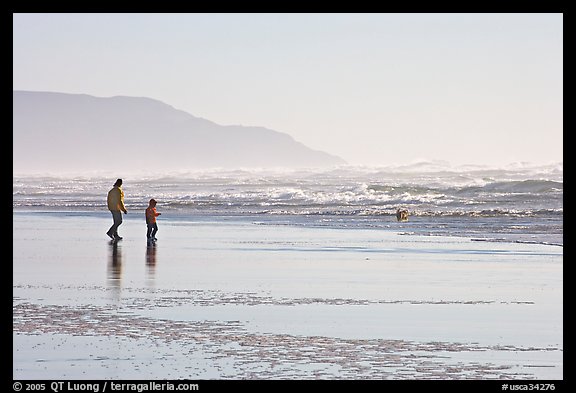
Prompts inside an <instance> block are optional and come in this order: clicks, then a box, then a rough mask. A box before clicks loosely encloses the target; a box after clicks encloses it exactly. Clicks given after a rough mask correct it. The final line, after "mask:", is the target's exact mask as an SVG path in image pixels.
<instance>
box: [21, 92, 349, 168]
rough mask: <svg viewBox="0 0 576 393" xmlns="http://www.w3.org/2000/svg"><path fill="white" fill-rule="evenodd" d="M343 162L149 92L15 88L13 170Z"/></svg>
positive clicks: (288, 139) (287, 138) (292, 165)
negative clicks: (111, 93) (195, 112)
mask: <svg viewBox="0 0 576 393" xmlns="http://www.w3.org/2000/svg"><path fill="white" fill-rule="evenodd" d="M340 164H345V161H344V160H342V159H341V158H339V157H337V156H334V155H330V154H328V153H324V152H321V151H316V150H312V149H310V148H308V147H306V146H305V145H303V144H302V143H299V142H297V141H295V140H294V139H293V138H292V137H291V136H289V135H288V134H285V133H281V132H277V131H273V130H270V129H267V128H264V127H250V126H238V125H228V126H223V125H218V124H216V123H213V122H211V121H209V120H206V119H202V118H198V117H195V116H193V115H191V114H189V113H186V112H184V111H181V110H177V109H175V108H173V107H172V106H170V105H167V104H165V103H163V102H160V101H157V100H153V99H150V98H140V97H124V96H117V97H109V98H101V97H93V96H89V95H85V94H64V93H53V92H32V91H14V92H13V170H14V173H38V172H42V173H46V172H79V171H118V172H120V171H121V172H125V171H132V170H134V171H146V170H149V171H152V172H157V171H161V170H187V169H199V168H254V167H260V168H261V167H266V168H271V167H284V168H295V167H296V168H297V167H322V166H332V165H340Z"/></svg>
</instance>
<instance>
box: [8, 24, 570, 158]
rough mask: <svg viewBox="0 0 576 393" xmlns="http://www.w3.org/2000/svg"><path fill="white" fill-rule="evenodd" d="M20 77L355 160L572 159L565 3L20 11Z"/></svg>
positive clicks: (16, 73)
mask: <svg viewBox="0 0 576 393" xmlns="http://www.w3.org/2000/svg"><path fill="white" fill-rule="evenodd" d="M13 22H14V24H13V33H14V35H13V44H14V46H13V67H14V69H13V87H14V89H15V90H36V91H55V92H65V93H85V94H90V95H94V96H99V97H110V96H115V95H125V96H139V97H150V98H154V99H158V100H160V101H163V102H165V103H167V104H169V105H172V106H173V107H175V108H177V109H181V110H184V111H186V112H189V113H191V114H192V115H194V116H198V117H203V118H206V119H209V120H212V121H214V122H216V123H218V124H222V125H230V124H242V125H255V126H264V127H267V128H271V129H274V130H277V131H281V132H285V133H288V134H290V135H291V136H293V137H294V138H295V139H296V140H298V141H300V142H302V143H304V144H306V145H307V146H309V147H311V148H314V149H318V150H324V151H326V152H329V153H332V154H336V155H339V156H340V157H342V158H344V159H345V160H347V161H348V162H349V163H351V164H381V165H390V164H405V163H412V162H415V161H418V160H424V159H426V160H446V161H449V162H451V163H453V164H464V163H468V164H488V165H503V164H508V163H511V162H518V161H528V162H533V163H551V162H561V161H563V157H562V143H563V133H562V128H563V121H562V116H563V98H562V95H563V64H562V63H563V16H562V14H15V15H14V19H13Z"/></svg>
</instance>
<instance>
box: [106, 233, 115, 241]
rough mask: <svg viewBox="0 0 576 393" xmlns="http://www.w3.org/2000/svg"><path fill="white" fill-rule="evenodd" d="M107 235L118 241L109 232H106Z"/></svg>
mask: <svg viewBox="0 0 576 393" xmlns="http://www.w3.org/2000/svg"><path fill="white" fill-rule="evenodd" d="M106 234H107V235H108V236H109V237H110V239H112V240H116V239H115V238H114V235H112V234H110V233H108V232H106Z"/></svg>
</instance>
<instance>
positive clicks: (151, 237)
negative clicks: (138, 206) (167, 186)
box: [146, 199, 160, 242]
mask: <svg viewBox="0 0 576 393" xmlns="http://www.w3.org/2000/svg"><path fill="white" fill-rule="evenodd" d="M159 215H160V213H157V212H156V200H155V199H150V203H149V204H148V208H146V224H147V225H148V231H147V232H146V237H147V238H148V241H149V242H150V241H152V242H155V241H156V232H158V225H156V217H158V216H159Z"/></svg>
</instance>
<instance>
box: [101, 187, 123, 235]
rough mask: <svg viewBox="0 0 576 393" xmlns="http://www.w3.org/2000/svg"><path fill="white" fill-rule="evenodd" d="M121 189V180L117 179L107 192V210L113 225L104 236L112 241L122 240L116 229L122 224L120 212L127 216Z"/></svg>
mask: <svg viewBox="0 0 576 393" xmlns="http://www.w3.org/2000/svg"><path fill="white" fill-rule="evenodd" d="M121 187H122V179H118V180H116V183H114V187H113V188H112V189H111V190H110V191H108V210H110V211H111V212H112V219H113V220H114V223H113V224H112V226H111V227H110V229H109V230H108V232H106V234H107V235H108V236H110V239H112V240H122V237H120V236H119V235H118V227H119V226H120V224H122V212H124V214H128V211H127V210H126V207H125V206H124V191H122V188H121Z"/></svg>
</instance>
